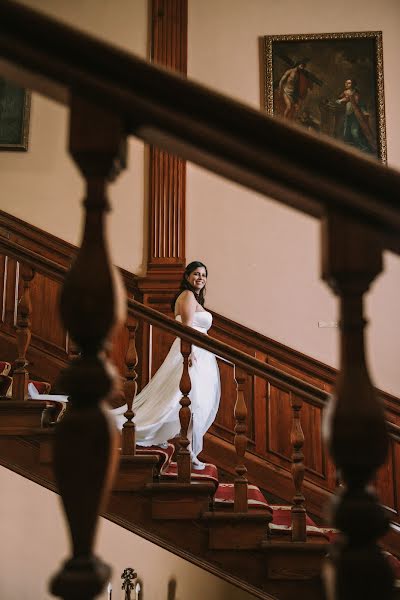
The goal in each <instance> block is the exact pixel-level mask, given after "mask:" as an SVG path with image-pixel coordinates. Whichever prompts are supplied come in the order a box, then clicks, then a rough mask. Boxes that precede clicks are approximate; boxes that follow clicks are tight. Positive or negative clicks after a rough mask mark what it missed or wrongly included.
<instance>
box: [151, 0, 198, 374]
mask: <svg viewBox="0 0 400 600" xmlns="http://www.w3.org/2000/svg"><path fill="white" fill-rule="evenodd" d="M187 4H188V3H187V0H152V2H151V56H150V59H151V61H152V62H153V63H154V64H157V65H160V66H162V67H165V68H167V69H170V70H171V71H175V72H177V73H180V74H181V75H183V76H185V75H186V72H187V18H188V7H187ZM148 188H149V198H148V206H149V212H148V256H147V274H146V276H145V277H144V278H142V279H141V280H140V281H139V289H140V291H141V293H142V295H143V302H144V304H146V305H150V306H152V307H154V308H156V309H157V310H160V311H161V312H163V313H165V314H171V308H170V302H171V299H172V297H173V295H174V294H175V292H176V290H177V289H178V288H179V282H180V280H181V277H182V273H183V269H184V266H185V263H186V248H185V228H186V223H185V220H186V162H185V161H184V160H181V159H179V158H177V157H175V156H172V155H170V154H168V153H167V152H164V151H162V150H159V149H158V148H155V147H150V152H149V186H148ZM142 341H143V357H142V360H141V362H140V367H139V368H140V369H141V371H140V380H141V382H142V384H145V383H146V382H147V381H148V378H149V371H150V370H151V365H152V364H154V363H158V364H159V363H160V362H162V360H163V359H164V358H165V353H163V352H162V351H160V349H163V348H165V346H166V345H167V344H166V343H165V334H164V333H162V332H159V331H156V332H155V331H154V329H153V328H151V327H149V326H148V325H145V326H144V328H143V338H142Z"/></svg>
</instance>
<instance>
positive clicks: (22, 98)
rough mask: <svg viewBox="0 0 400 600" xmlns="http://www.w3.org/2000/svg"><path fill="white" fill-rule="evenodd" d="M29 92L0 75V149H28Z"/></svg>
mask: <svg viewBox="0 0 400 600" xmlns="http://www.w3.org/2000/svg"><path fill="white" fill-rule="evenodd" d="M30 106H31V93H30V91H28V90H25V89H23V88H20V87H18V86H16V85H14V84H13V83H11V82H9V81H6V80H5V79H3V78H1V77H0V150H8V151H10V150H28V137H29V115H30Z"/></svg>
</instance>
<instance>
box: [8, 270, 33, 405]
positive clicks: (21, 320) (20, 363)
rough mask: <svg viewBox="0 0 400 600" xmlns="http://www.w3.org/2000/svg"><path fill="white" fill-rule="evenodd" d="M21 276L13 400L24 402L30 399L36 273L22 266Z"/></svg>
mask: <svg viewBox="0 0 400 600" xmlns="http://www.w3.org/2000/svg"><path fill="white" fill-rule="evenodd" d="M20 276H21V279H22V285H23V290H22V295H21V298H20V300H19V302H18V309H17V329H16V338H17V352H18V358H17V359H16V360H15V362H14V365H15V367H14V372H13V383H12V399H13V400H16V401H24V400H27V399H28V381H29V374H28V371H27V368H26V367H27V366H28V361H27V360H26V353H27V350H28V348H29V344H30V341H31V316H32V302H31V291H30V287H31V281H32V279H33V278H34V276H35V271H34V269H33V268H32V267H30V266H29V265H26V264H23V263H21V264H20Z"/></svg>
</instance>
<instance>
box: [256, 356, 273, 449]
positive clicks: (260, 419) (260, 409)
mask: <svg viewBox="0 0 400 600" xmlns="http://www.w3.org/2000/svg"><path fill="white" fill-rule="evenodd" d="M256 358H258V359H260V360H263V359H265V355H264V356H262V355H261V353H259V352H257V353H256ZM269 393H270V389H269V383H268V382H267V381H266V380H265V379H262V378H261V377H254V441H255V447H254V451H255V452H256V453H257V454H258V455H260V456H263V455H265V451H266V448H267V427H266V424H267V415H268V405H269Z"/></svg>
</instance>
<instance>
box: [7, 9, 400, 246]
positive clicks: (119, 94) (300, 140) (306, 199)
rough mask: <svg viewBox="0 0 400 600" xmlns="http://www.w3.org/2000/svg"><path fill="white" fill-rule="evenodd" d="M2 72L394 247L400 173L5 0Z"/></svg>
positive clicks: (399, 243)
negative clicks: (365, 228)
mask: <svg viewBox="0 0 400 600" xmlns="http://www.w3.org/2000/svg"><path fill="white" fill-rule="evenodd" d="M0 56H1V57H2V59H1V60H0V69H1V73H2V75H4V76H5V77H8V78H10V79H13V80H14V81H16V82H17V83H20V84H22V85H24V86H26V87H30V88H32V89H34V90H37V91H39V92H41V93H42V94H44V95H46V96H48V97H52V98H54V99H55V100H57V101H59V102H63V103H65V104H69V98H70V93H71V91H72V90H79V94H80V95H81V96H82V97H86V98H88V99H89V100H90V99H94V100H95V102H96V104H97V105H101V104H102V105H103V106H106V107H107V106H108V107H111V108H112V110H113V111H116V112H118V113H119V114H120V115H121V116H122V117H123V120H124V122H125V126H126V131H127V132H128V133H132V134H135V135H136V136H138V137H140V138H142V139H143V140H145V141H146V142H150V143H154V144H156V145H158V146H160V147H162V148H166V149H168V151H170V152H175V153H177V154H179V155H180V156H181V157H182V158H187V159H190V160H192V161H194V162H196V163H198V164H200V165H202V166H205V167H207V168H208V169H210V170H212V171H214V172H216V173H219V174H220V175H223V176H225V177H227V178H228V179H232V180H234V181H239V182H240V183H241V184H243V185H245V186H247V187H249V188H251V189H253V190H256V191H258V192H261V193H264V194H266V195H268V196H271V197H273V198H275V199H277V200H279V201H280V202H283V203H285V204H287V205H289V206H293V207H296V208H297V209H299V210H302V211H303V212H306V213H308V214H310V215H313V216H317V217H320V216H322V215H323V214H324V213H326V212H327V211H328V212H329V211H331V210H333V211H341V212H343V213H346V214H347V215H348V216H352V217H353V218H355V219H357V220H359V221H363V222H365V223H368V224H369V225H371V226H372V227H373V228H374V229H376V230H377V231H379V232H380V234H381V236H382V237H381V243H382V245H383V246H385V247H387V248H390V249H392V250H393V251H395V252H397V253H400V238H399V235H398V233H399V231H400V204H399V201H398V190H399V187H400V174H399V173H398V172H397V171H395V170H393V169H389V168H387V167H384V166H382V165H381V164H379V163H378V162H377V161H375V160H373V159H370V158H368V157H366V156H363V155H361V154H358V153H355V152H352V151H351V150H349V149H347V148H345V147H344V146H342V145H339V144H337V143H335V142H333V141H331V140H328V139H325V138H320V137H317V136H313V135H310V134H309V133H307V132H305V131H303V130H301V129H300V128H297V127H294V126H292V125H290V124H288V123H287V122H282V121H279V120H277V119H273V118H269V117H267V116H265V115H264V114H262V113H261V112H259V111H256V110H253V109H251V108H249V107H246V106H244V105H242V104H240V103H238V102H235V101H233V100H231V99H229V98H227V97H225V96H222V95H221V94H217V93H214V92H211V91H209V90H208V89H207V88H205V87H203V86H201V85H198V84H195V83H192V82H188V81H187V80H184V79H183V78H181V77H179V76H177V75H175V74H172V73H170V72H167V71H164V70H162V69H160V68H157V67H155V66H154V65H150V64H148V63H146V62H145V61H143V60H140V59H139V58H137V57H135V56H133V55H131V54H129V53H127V52H124V51H122V50H119V49H116V48H115V47H113V46H111V45H109V44H105V43H102V42H100V41H98V40H96V39H94V38H92V37H90V36H89V35H87V34H83V33H81V32H78V31H76V30H74V29H73V28H71V27H67V26H65V25H63V24H61V23H59V22H57V21H56V20H54V19H50V18H48V17H45V16H43V15H42V14H40V13H37V12H35V11H32V10H30V9H27V8H26V7H23V6H21V5H18V4H16V3H14V2H11V1H10V0H0Z"/></svg>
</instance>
